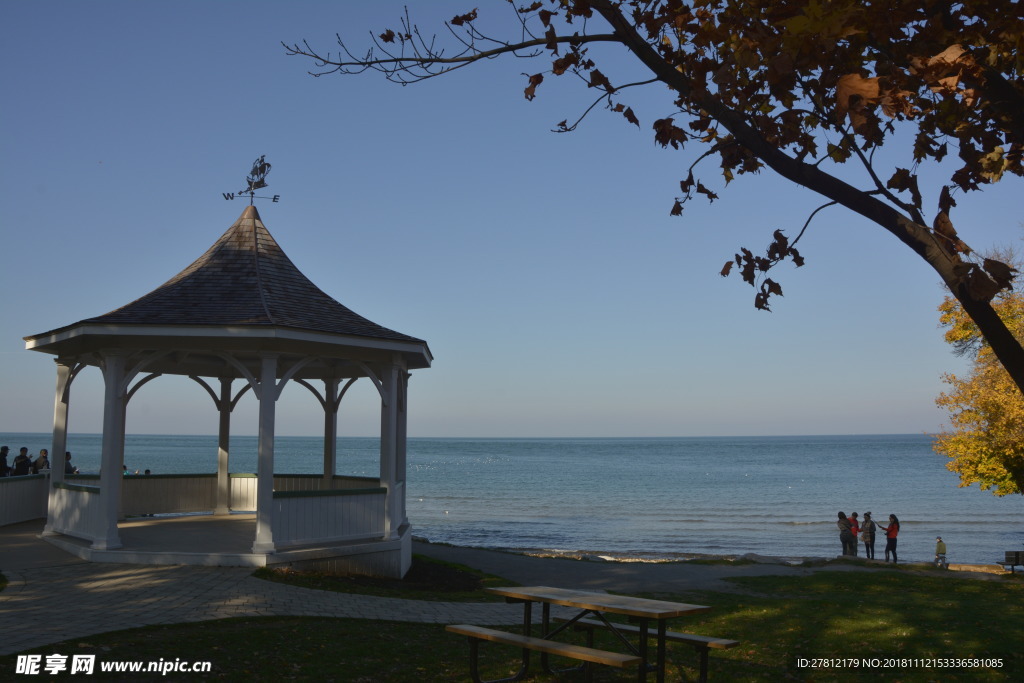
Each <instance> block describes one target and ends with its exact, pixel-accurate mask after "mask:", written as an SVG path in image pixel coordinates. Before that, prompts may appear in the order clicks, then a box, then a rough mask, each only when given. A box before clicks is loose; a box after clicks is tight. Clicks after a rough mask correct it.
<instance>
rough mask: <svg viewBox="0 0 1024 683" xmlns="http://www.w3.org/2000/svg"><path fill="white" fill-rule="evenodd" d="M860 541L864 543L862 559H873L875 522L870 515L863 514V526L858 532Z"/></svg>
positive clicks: (867, 513)
mask: <svg viewBox="0 0 1024 683" xmlns="http://www.w3.org/2000/svg"><path fill="white" fill-rule="evenodd" d="M860 539H861V540H862V541H864V557H866V558H868V559H869V560H873V559H875V521H874V520H873V519H871V513H870V512H865V513H864V525H863V526H862V527H861V530H860Z"/></svg>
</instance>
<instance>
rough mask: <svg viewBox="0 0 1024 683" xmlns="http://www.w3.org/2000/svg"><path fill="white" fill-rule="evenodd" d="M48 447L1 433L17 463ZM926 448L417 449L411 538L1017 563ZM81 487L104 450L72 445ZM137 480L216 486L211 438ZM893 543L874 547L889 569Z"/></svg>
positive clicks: (289, 441) (303, 452)
mask: <svg viewBox="0 0 1024 683" xmlns="http://www.w3.org/2000/svg"><path fill="white" fill-rule="evenodd" d="M49 440H50V437H49V435H47V434H11V433H0V444H7V445H8V446H10V447H11V450H12V452H15V453H16V452H17V449H18V448H19V447H21V446H27V447H28V448H29V450H30V452H32V453H33V454H35V453H36V452H38V450H39V449H40V448H48V447H49V443H48V442H49ZM378 443H379V442H378V440H377V439H375V438H341V439H339V440H338V473H339V474H352V475H363V476H376V475H377V474H378V473H379V465H378V448H379V446H378ZM930 444H931V441H930V439H929V438H928V437H927V436H924V435H896V436H892V435H887V436H795V437H737V438H729V437H715V438H658V439H632V438H628V439H603V438H596V439H409V444H408V451H409V476H408V503H409V518H410V520H411V522H412V524H413V526H414V527H415V531H414V533H415V534H416V535H417V536H421V537H425V538H428V539H430V540H431V541H435V542H445V543H454V544H459V545H473V546H482V547H492V548H516V549H546V550H558V551H582V552H588V553H594V554H602V553H609V554H625V555H633V556H639V557H679V556H682V555H687V554H699V553H710V554H743V553H748V552H753V553H759V554H763V555H777V556H786V557H823V556H834V555H837V554H839V551H840V544H839V539H838V532H837V530H836V526H835V519H836V512H837V511H839V510H843V511H844V512H846V513H850V512H853V511H856V512H859V513H861V515H862V516H863V513H864V512H866V511H871V512H872V513H873V515H874V517H875V518H876V520H885V519H887V518H888V516H889V514H890V513H895V514H896V515H897V516H898V517H899V519H900V521H901V522H902V531H901V533H900V537H899V553H900V559H901V560H904V559H905V560H908V561H924V560H930V559H931V558H932V555H933V553H934V547H935V536H936V535H942V537H943V538H944V539H945V541H946V543H947V545H948V547H949V559H950V561H951V562H965V563H989V562H993V561H995V560H996V559H997V558H1001V557H1002V553H1003V551H1005V550H1024V545H1022V544H1024V525H1022V519H1024V496H1009V497H1005V498H996V497H995V496H993V495H992V494H991V493H989V492H987V491H980V490H979V489H978V488H977V487H972V488H967V489H961V488H958V487H957V477H956V475H954V474H953V473H951V472H949V471H947V470H946V469H945V467H944V464H945V461H944V459H943V458H941V457H939V456H937V455H935V454H934V453H933V451H932V450H931V445H930ZM68 448H69V449H70V450H71V452H72V454H73V462H74V463H75V464H77V466H78V467H79V468H80V469H81V470H82V471H83V472H88V471H93V472H95V471H96V470H97V469H98V468H99V459H100V437H99V436H98V435H91V434H72V435H70V436H69V438H68ZM322 450H323V446H322V440H321V439H320V438H317V437H278V439H277V442H276V458H275V459H276V462H277V468H276V469H277V471H278V472H291V473H316V472H321V471H322V464H321V461H322V455H321V454H322ZM125 453H126V455H125V463H126V464H127V465H128V466H129V468H131V469H133V470H134V469H138V470H140V471H142V470H144V469H146V468H149V469H151V470H152V471H153V472H154V473H185V472H214V471H216V453H217V438H216V437H215V436H153V435H129V436H128V437H127V440H126V445H125ZM231 453H232V456H231V458H232V459H231V471H233V472H255V471H256V437H246V436H240V437H234V438H233V439H232V445H231ZM884 546H885V541H884V538H880V540H878V541H876V550H877V552H878V556H879V557H881V556H882V549H883V548H884Z"/></svg>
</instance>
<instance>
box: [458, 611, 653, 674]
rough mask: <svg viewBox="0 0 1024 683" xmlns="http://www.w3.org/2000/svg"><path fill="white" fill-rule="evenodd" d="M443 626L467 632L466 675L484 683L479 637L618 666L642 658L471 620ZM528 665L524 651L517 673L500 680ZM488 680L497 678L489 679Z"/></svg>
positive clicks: (461, 632)
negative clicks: (524, 633)
mask: <svg viewBox="0 0 1024 683" xmlns="http://www.w3.org/2000/svg"><path fill="white" fill-rule="evenodd" d="M445 630H446V631H449V632H451V633H457V634H459V635H463V636H466V637H467V638H468V639H469V675H470V677H471V678H472V679H473V683H483V681H482V680H481V679H480V664H479V661H480V651H479V647H480V641H483V640H488V641H491V642H494V643H504V644H505V645H515V646H516V647H520V648H523V649H524V650H534V651H536V652H542V653H544V654H549V655H560V656H562V657H568V658H570V659H578V660H580V661H582V662H590V663H593V664H603V665H605V666H614V667H617V668H620V669H624V668H627V667H632V666H637V665H638V664H640V662H641V661H643V660H642V659H641V658H640V657H637V656H634V655H624V654H620V653H618V652H607V651H605V650H597V649H595V648H593V647H583V646H582V645H572V644H571V643H559V642H556V641H554V640H548V639H546V638H534V637H532V636H524V635H521V634H519V633H509V632H508V631H498V630H496V629H491V628H485V627H483V626H473V625H471V624H450V625H448V626H445ZM529 666H530V662H529V658H528V657H526V656H525V655H524V658H523V666H522V667H521V668H520V669H519V673H517V674H516V675H514V676H512V677H511V678H503V679H499V680H500V681H518V680H519V679H521V678H522V677H523V676H525V675H526V672H527V670H528V669H529ZM587 674H588V675H587V680H590V669H589V668H588V669H587ZM490 683H497V682H496V681H491V682H490Z"/></svg>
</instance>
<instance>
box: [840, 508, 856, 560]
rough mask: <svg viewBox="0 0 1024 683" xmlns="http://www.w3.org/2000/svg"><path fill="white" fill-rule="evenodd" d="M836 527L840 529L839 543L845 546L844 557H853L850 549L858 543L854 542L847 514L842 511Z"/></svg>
mask: <svg viewBox="0 0 1024 683" xmlns="http://www.w3.org/2000/svg"><path fill="white" fill-rule="evenodd" d="M836 526H837V527H839V542H840V543H842V544H843V555H852V554H853V553H851V552H850V547H851V546H852V545H853V544H854V543H856V541H854V540H853V534H852V533H851V532H850V520H848V519H847V518H846V513H845V512H842V511H840V513H839V520H838V521H837V522H836Z"/></svg>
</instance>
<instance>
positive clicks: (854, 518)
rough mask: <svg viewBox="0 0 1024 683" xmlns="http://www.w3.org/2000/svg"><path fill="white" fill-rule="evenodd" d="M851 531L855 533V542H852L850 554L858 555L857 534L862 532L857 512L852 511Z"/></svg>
mask: <svg viewBox="0 0 1024 683" xmlns="http://www.w3.org/2000/svg"><path fill="white" fill-rule="evenodd" d="M850 533H851V534H853V543H851V544H850V554H851V555H853V556H854V557H856V556H857V536H858V535H859V534H860V522H858V521H857V513H856V512H851V513H850Z"/></svg>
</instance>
